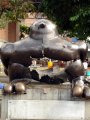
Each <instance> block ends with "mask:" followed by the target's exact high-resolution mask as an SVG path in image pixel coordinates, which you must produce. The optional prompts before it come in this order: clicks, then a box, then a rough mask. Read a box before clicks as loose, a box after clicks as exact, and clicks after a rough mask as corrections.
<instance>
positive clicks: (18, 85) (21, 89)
mask: <svg viewBox="0 0 90 120" xmlns="http://www.w3.org/2000/svg"><path fill="white" fill-rule="evenodd" d="M14 86H15V91H16V93H25V92H26V86H25V84H24V83H22V82H18V83H16V84H15V85H14Z"/></svg>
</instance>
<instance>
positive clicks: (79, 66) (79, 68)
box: [65, 60, 84, 82]
mask: <svg viewBox="0 0 90 120" xmlns="http://www.w3.org/2000/svg"><path fill="white" fill-rule="evenodd" d="M65 72H66V73H67V74H68V79H69V81H70V82H72V81H73V80H75V79H76V78H79V77H80V76H84V66H83V63H82V62H81V60H76V61H74V62H72V63H71V64H70V65H69V66H68V67H66V69H65ZM77 80H78V79H76V81H77Z"/></svg>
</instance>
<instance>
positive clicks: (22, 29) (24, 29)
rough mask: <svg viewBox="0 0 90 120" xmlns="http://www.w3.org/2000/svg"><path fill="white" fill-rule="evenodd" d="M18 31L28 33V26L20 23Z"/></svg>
mask: <svg viewBox="0 0 90 120" xmlns="http://www.w3.org/2000/svg"><path fill="white" fill-rule="evenodd" d="M20 32H21V33H25V34H29V27H27V26H26V25H20Z"/></svg>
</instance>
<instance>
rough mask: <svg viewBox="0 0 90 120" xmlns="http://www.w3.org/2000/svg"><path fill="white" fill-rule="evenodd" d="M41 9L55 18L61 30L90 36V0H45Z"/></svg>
mask: <svg viewBox="0 0 90 120" xmlns="http://www.w3.org/2000/svg"><path fill="white" fill-rule="evenodd" d="M40 11H43V12H44V13H45V14H46V15H47V17H48V18H49V19H51V20H53V21H54V22H55V23H56V24H57V26H58V29H59V32H60V33H62V32H64V31H68V34H69V35H71V36H76V37H78V38H79V39H86V37H87V36H90V0H43V1H42V5H41V8H40Z"/></svg>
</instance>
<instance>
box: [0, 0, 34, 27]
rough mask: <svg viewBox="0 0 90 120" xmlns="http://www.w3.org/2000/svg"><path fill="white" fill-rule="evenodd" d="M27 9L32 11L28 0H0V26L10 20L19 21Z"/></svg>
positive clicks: (32, 7)
mask: <svg viewBox="0 0 90 120" xmlns="http://www.w3.org/2000/svg"><path fill="white" fill-rule="evenodd" d="M29 11H34V6H33V4H32V3H31V2H30V1H29V0H0V27H5V25H6V24H7V23H9V22H12V21H13V22H18V21H21V19H24V18H25V17H26V16H27V13H28V12H29Z"/></svg>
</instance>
